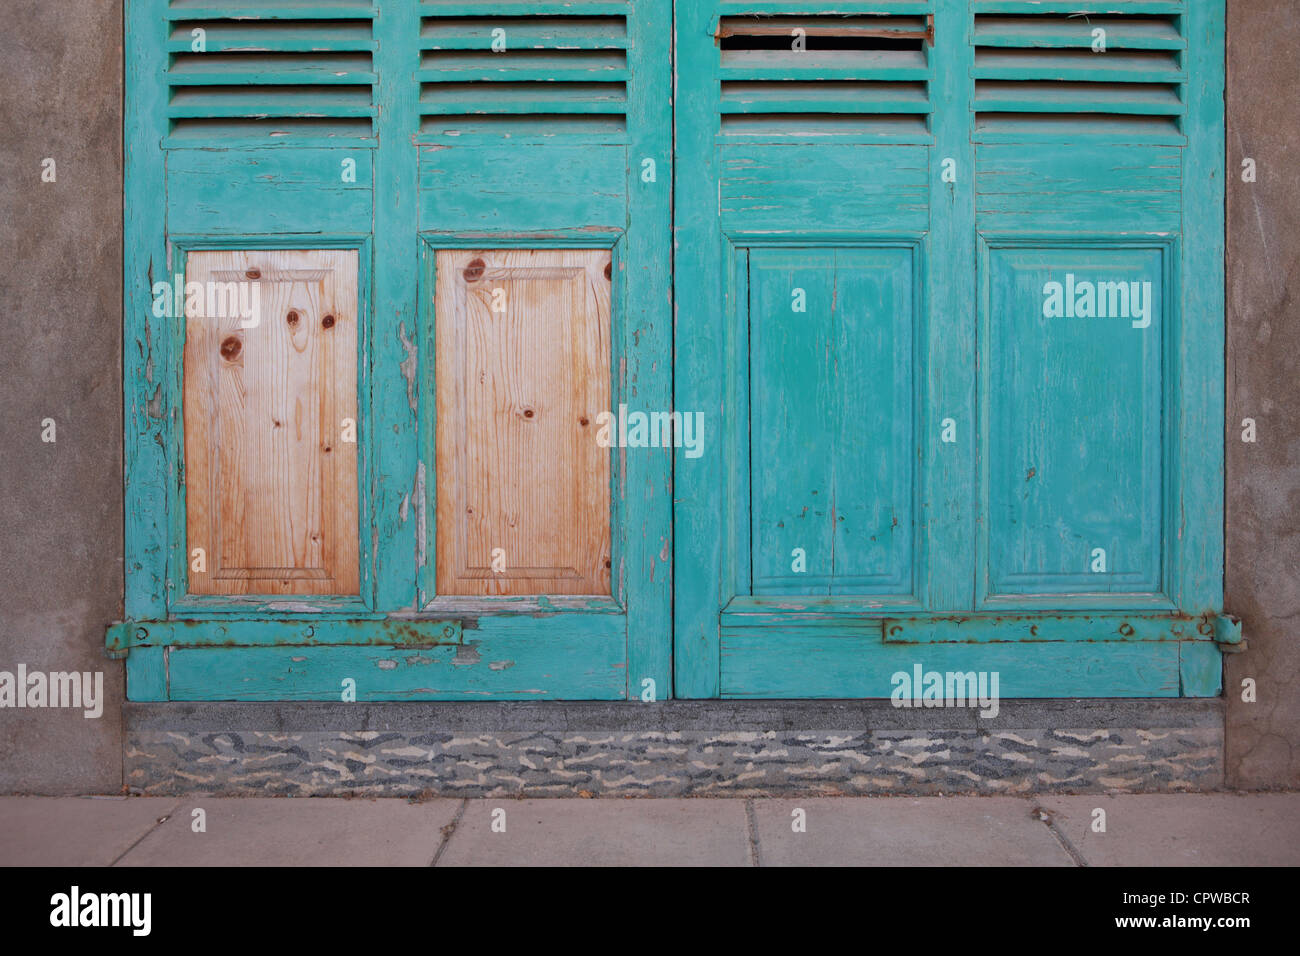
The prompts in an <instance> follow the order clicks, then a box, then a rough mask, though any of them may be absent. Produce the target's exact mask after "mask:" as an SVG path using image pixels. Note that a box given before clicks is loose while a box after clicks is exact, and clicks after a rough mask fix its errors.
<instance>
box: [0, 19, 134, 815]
mask: <svg viewBox="0 0 1300 956" xmlns="http://www.w3.org/2000/svg"><path fill="white" fill-rule="evenodd" d="M0 89H3V91H4V92H3V95H2V96H0V158H2V166H0V168H2V169H3V179H2V180H0V249H2V250H3V253H2V255H3V261H2V262H0V310H3V314H2V315H0V334H2V335H3V347H0V396H3V399H2V400H0V435H3V438H4V443H3V448H2V450H0V670H3V671H9V672H11V673H12V672H14V670H15V668H16V667H17V666H18V665H19V664H25V665H26V666H27V668H28V669H29V670H37V671H44V672H48V671H70V670H77V671H92V672H93V671H100V672H103V675H104V695H105V697H106V698H107V701H106V703H105V706H104V712H103V716H102V717H100V718H99V719H87V718H86V717H84V716H83V714H82V712H81V711H80V710H54V709H22V710H17V709H7V708H6V709H0V792H11V791H17V792H38V793H79V792H87V791H91V792H105V791H116V790H118V789H119V788H120V787H121V786H122V717H121V702H122V700H123V690H122V688H123V666H122V664H121V662H118V661H110V660H107V659H106V658H105V657H104V655H103V652H102V648H103V642H104V626H105V625H106V624H107V623H108V622H109V621H112V620H115V619H116V618H118V617H119V616H120V615H121V601H122V598H121V594H122V558H121V554H122V514H121V512H122V477H121V473H122V439H121V432H122V425H121V423H122V401H121V394H122V386H121V378H122V363H121V341H122V335H121V328H122V318H121V316H122V306H121V302H122V291H121V290H122V279H121V276H122V251H121V246H122V148H121V142H122V133H121V128H122V105H121V98H122V9H121V4H120V3H118V2H109V0H96V2H93V3H87V2H86V0H6V2H5V3H4V5H3V9H2V10H0ZM46 158H53V159H54V160H55V163H56V165H55V173H56V176H57V179H56V181H55V182H53V183H42V182H41V172H42V160H44V159H46ZM45 418H53V419H54V420H55V427H56V429H57V430H56V438H57V440H56V441H55V442H54V443H53V444H46V443H44V442H42V440H41V421H42V419H45Z"/></svg>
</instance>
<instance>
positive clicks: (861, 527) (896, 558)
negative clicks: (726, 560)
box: [748, 248, 915, 595]
mask: <svg viewBox="0 0 1300 956" xmlns="http://www.w3.org/2000/svg"><path fill="white" fill-rule="evenodd" d="M913 281H914V274H913V263H912V250H911V249H910V248H885V249H846V248H840V249H835V248H816V249H772V248H757V249H751V250H750V251H749V280H748V285H749V327H750V373H749V375H750V379H749V392H750V398H749V407H750V435H751V450H750V483H751V501H752V506H751V509H752V529H751V541H752V554H751V567H752V569H753V570H752V573H753V593H754V594H756V595H758V594H881V593H884V594H903V593H907V592H908V591H909V590H910V588H911V584H912V554H913V547H912V538H913V532H914V528H913V521H912V499H913V468H912V464H913V460H914V455H913V454H912V449H913V446H914V444H915V439H914V435H913V427H912V422H913V417H914V411H915V410H914V407H913V401H912V393H913V386H912V381H913V343H912V334H913V329H914V327H915V323H914V315H913V298H914V297H913V288H912V286H913Z"/></svg>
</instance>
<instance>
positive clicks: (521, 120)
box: [417, 0, 629, 133]
mask: <svg viewBox="0 0 1300 956" xmlns="http://www.w3.org/2000/svg"><path fill="white" fill-rule="evenodd" d="M538 6H539V5H535V4H528V3H494V4H484V3H475V2H472V0H426V2H424V3H422V4H421V5H420V11H421V14H422V16H421V26H420V50H421V55H420V69H419V71H418V73H417V79H418V80H419V81H420V114H421V117H422V128H423V129H424V130H425V131H426V132H465V131H482V130H492V131H501V132H526V131H531V132H537V131H546V132H550V133H564V132H577V131H581V132H620V133H621V132H624V131H625V129H626V122H625V114H626V112H627V86H628V80H629V73H628V64H627V50H628V46H629V39H628V24H627V18H628V10H627V4H626V3H624V2H619V0H573V2H571V3H566V4H564V5H563V6H559V5H554V4H546V5H544V6H545V9H544V10H542V11H538V9H537V7H538Z"/></svg>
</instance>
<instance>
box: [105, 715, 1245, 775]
mask: <svg viewBox="0 0 1300 956" xmlns="http://www.w3.org/2000/svg"><path fill="white" fill-rule="evenodd" d="M650 708H655V710H653V711H652V710H650ZM126 720H127V728H126V729H127V746H126V782H127V785H128V786H129V787H130V788H131V790H132V791H134V792H137V793H143V794H148V795H161V794H182V793H204V794H219V795H235V794H247V795H275V794H283V795H293V796H337V795H342V794H353V795H358V796H420V795H424V796H462V797H481V796H531V797H561V796H570V797H576V796H619V797H635V796H647V797H680V796H723V795H726V796H763V795H787V794H828V795H835V794H843V795H865V794H907V795H920V794H936V793H986V794H1015V793H1033V792H1045V793H1051V792H1058V793H1059V792H1090V791H1104V790H1114V791H1129V792H1139V791H1165V792H1169V791H1196V790H1214V789H1218V788H1220V787H1222V786H1223V718H1222V709H1221V705H1220V702H1218V701H1034V702H1011V701H1004V702H1003V706H1002V712H1001V714H1000V715H999V716H998V717H997V718H995V719H992V720H984V719H981V718H978V717H977V716H975V714H974V713H973V712H970V711H961V712H956V711H903V710H895V709H893V708H892V707H890V706H889V702H888V701H884V702H881V701H861V702H823V701H815V702H805V701H795V702H772V701H753V702H750V701H746V702H719V701H671V702H665V703H660V704H653V705H637V704H629V703H619V704H587V703H574V704H568V703H544V704H538V703H519V704H481V703H468V704H403V703H394V704H361V705H355V704H354V705H346V704H342V705H336V704H234V703H221V704H176V703H171V704H131V705H128V708H127V714H126Z"/></svg>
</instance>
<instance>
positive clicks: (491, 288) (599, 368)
mask: <svg viewBox="0 0 1300 956" xmlns="http://www.w3.org/2000/svg"><path fill="white" fill-rule="evenodd" d="M609 265H610V254H609V251H608V250H585V249H584V250H577V249H574V250H549V251H532V250H495V251H475V250H442V251H439V252H438V254H437V279H436V289H435V293H434V295H435V314H436V331H435V340H436V345H435V355H436V378H437V402H438V408H437V424H436V429H437V502H438V525H437V590H438V593H439V594H440V595H480V596H482V595H496V594H609V593H610V488H609V461H610V450H609V448H608V447H602V446H601V444H600V443H599V442H598V436H599V434H600V426H601V421H600V420H598V416H600V414H601V413H602V412H606V413H608V412H609V410H610V409H609V406H610V365H609V362H610V278H609V276H610V272H609Z"/></svg>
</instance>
